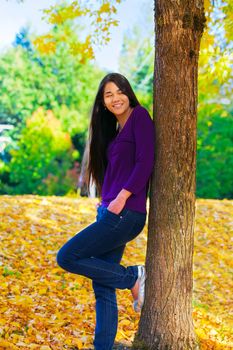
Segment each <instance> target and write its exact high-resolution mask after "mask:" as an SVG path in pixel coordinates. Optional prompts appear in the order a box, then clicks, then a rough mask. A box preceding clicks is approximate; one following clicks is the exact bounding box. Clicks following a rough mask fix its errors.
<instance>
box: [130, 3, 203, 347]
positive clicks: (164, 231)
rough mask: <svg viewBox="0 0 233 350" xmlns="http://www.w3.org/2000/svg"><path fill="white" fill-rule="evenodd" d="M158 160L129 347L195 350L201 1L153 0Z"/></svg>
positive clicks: (152, 184)
mask: <svg viewBox="0 0 233 350" xmlns="http://www.w3.org/2000/svg"><path fill="white" fill-rule="evenodd" d="M154 10H155V36H156V38H155V50H156V52H155V76H154V79H155V80H154V101H155V103H154V121H155V128H156V161H155V168H154V172H153V176H152V183H151V192H150V213H149V230H148V244H147V257H146V269H147V275H148V278H147V284H146V300H145V304H144V307H143V310H142V314H141V319H140V323H139V330H138V333H137V335H136V337H135V340H134V344H133V348H135V349H140V350H143V349H153V350H154V349H158V350H165V349H166V350H170V349H172V350H173V349H174V350H178V349H179V350H186V349H197V348H198V342H197V340H196V337H195V333H194V327H193V322H192V287H193V279H192V272H193V268H192V265H193V244H194V243H193V241H194V219H195V190H196V125H197V95H198V93H197V75H198V56H199V48H200V40H201V36H202V33H203V29H204V25H205V15H204V1H203V0H200V1H198V0H196V1H194V0H189V1H188V0H183V1H178V0H176V1H174V0H173V1H171V0H158V1H155V9H154Z"/></svg>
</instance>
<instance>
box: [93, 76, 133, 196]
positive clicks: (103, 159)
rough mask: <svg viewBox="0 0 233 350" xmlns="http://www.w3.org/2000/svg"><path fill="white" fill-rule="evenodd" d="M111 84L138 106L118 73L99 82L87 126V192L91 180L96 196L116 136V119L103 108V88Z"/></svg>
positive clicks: (130, 102) (127, 84)
mask: <svg viewBox="0 0 233 350" xmlns="http://www.w3.org/2000/svg"><path fill="white" fill-rule="evenodd" d="M108 82H113V83H115V84H116V86H117V87H118V88H119V89H120V90H121V91H122V93H123V94H125V95H126V96H127V97H128V99H129V104H130V106H131V107H135V106H137V105H139V102H138V99H137V97H136V96H135V93H134V92H133V89H132V87H131V85H130V83H129V81H128V80H127V79H126V78H125V77H124V76H123V75H121V74H119V73H110V74H107V75H106V76H105V77H104V78H103V79H102V81H101V82H100V85H99V88H98V91H97V95H96V98H95V102H94V105H93V109H92V114H91V120H90V126H89V139H88V142H89V152H88V165H87V172H86V176H87V177H86V183H87V188H88V192H89V186H90V182H91V178H92V180H93V182H94V183H95V185H96V189H97V196H100V195H101V189H102V185H103V180H104V173H105V170H106V167H107V155H106V150H107V147H108V144H109V143H110V142H111V140H112V139H113V138H114V137H115V136H116V134H117V130H116V125H117V118H116V117H115V115H114V114H113V113H112V112H110V111H109V110H108V109H107V108H105V107H104V97H103V95H104V87H105V85H106V84H107V83H108Z"/></svg>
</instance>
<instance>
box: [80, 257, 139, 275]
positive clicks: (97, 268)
mask: <svg viewBox="0 0 233 350" xmlns="http://www.w3.org/2000/svg"><path fill="white" fill-rule="evenodd" d="M91 258H92V257H90V258H79V259H78V261H79V264H80V260H83V259H91ZM93 258H94V259H95V257H94V256H93ZM81 265H83V266H85V264H82V263H81ZM128 267H130V266H128ZM128 267H125V269H126V270H127V268H128ZM92 268H94V269H96V270H99V271H104V272H109V270H105V269H101V268H99V267H96V266H92ZM111 273H112V274H114V275H117V276H123V275H122V274H121V273H118V272H115V271H111ZM129 276H130V275H129ZM133 276H134V275H133Z"/></svg>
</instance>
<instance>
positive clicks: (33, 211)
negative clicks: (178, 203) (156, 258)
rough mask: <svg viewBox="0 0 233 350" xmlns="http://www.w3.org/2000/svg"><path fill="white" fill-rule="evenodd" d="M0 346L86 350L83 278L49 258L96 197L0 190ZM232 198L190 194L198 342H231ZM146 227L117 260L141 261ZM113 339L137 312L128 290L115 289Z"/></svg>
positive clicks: (123, 336)
mask: <svg viewBox="0 0 233 350" xmlns="http://www.w3.org/2000/svg"><path fill="white" fill-rule="evenodd" d="M0 202H1V203H0V208H1V209H0V211H1V218H2V220H1V223H0V230H1V241H0V279H1V281H0V349H7V350H10V349H13V350H14V349H23V350H27V349H35V350H49V349H51V350H60V349H69V350H72V349H73V350H74V349H91V348H93V346H92V341H93V334H94V328H95V298H94V293H93V290H92V287H91V280H89V279H87V278H84V277H82V276H78V275H75V274H70V273H66V272H65V271H64V270H62V269H61V268H60V267H59V266H57V264H56V254H57V251H58V250H59V249H60V247H61V246H62V245H63V244H64V243H65V242H66V241H67V240H68V239H69V238H71V237H72V236H73V235H74V234H75V233H77V232H78V231H80V230H82V229H83V228H84V227H86V226H87V225H89V224H90V223H91V222H92V221H94V220H95V216H96V209H95V204H96V203H97V199H91V198H83V197H82V198H81V197H74V196H73V197H56V196H50V197H40V196H35V195H24V196H7V195H4V196H0ZM232 204H233V203H232V201H230V200H201V199H198V200H197V206H196V222H195V253H194V290H193V318H194V324H195V331H196V333H197V335H198V336H199V339H200V341H201V349H202V350H204V349H206V350H209V349H213V350H214V349H215V350H218V349H219V350H220V349H222V350H228V349H232V348H233V344H232V342H231V341H232V329H233V325H232V323H231V322H232V320H231V315H232V314H231V312H232V290H233V282H232V278H231V274H230V273H231V269H232V267H233V266H232V265H233V264H232V251H231V249H232V237H231V234H232V211H233V210H232V208H233V205H232ZM146 243H147V226H146V227H145V228H144V230H143V232H142V233H141V234H140V235H139V236H138V237H137V238H136V239H134V240H133V241H132V242H130V243H128V245H127V247H126V250H125V253H124V256H123V259H122V264H123V265H126V266H127V265H133V264H135V263H137V264H141V263H142V264H143V263H144V262H145V253H146ZM117 298H118V305H119V306H118V307H119V325H118V332H117V337H116V341H119V342H127V343H128V344H130V343H131V342H132V340H133V338H134V335H135V333H136V330H137V327H138V322H139V314H137V313H135V312H134V311H133V309H132V296H131V293H130V291H129V290H117Z"/></svg>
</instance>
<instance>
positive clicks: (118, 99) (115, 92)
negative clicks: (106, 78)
mask: <svg viewBox="0 0 233 350" xmlns="http://www.w3.org/2000/svg"><path fill="white" fill-rule="evenodd" d="M103 98H104V105H105V106H106V108H107V109H108V110H109V111H110V112H112V113H113V114H114V115H115V116H116V117H117V116H124V115H127V113H128V111H129V110H130V108H131V107H130V103H129V98H128V96H126V95H125V94H123V92H122V91H121V89H120V88H119V87H118V86H117V85H116V84H115V83H113V82H108V83H107V84H106V85H105V87H104V96H103Z"/></svg>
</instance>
